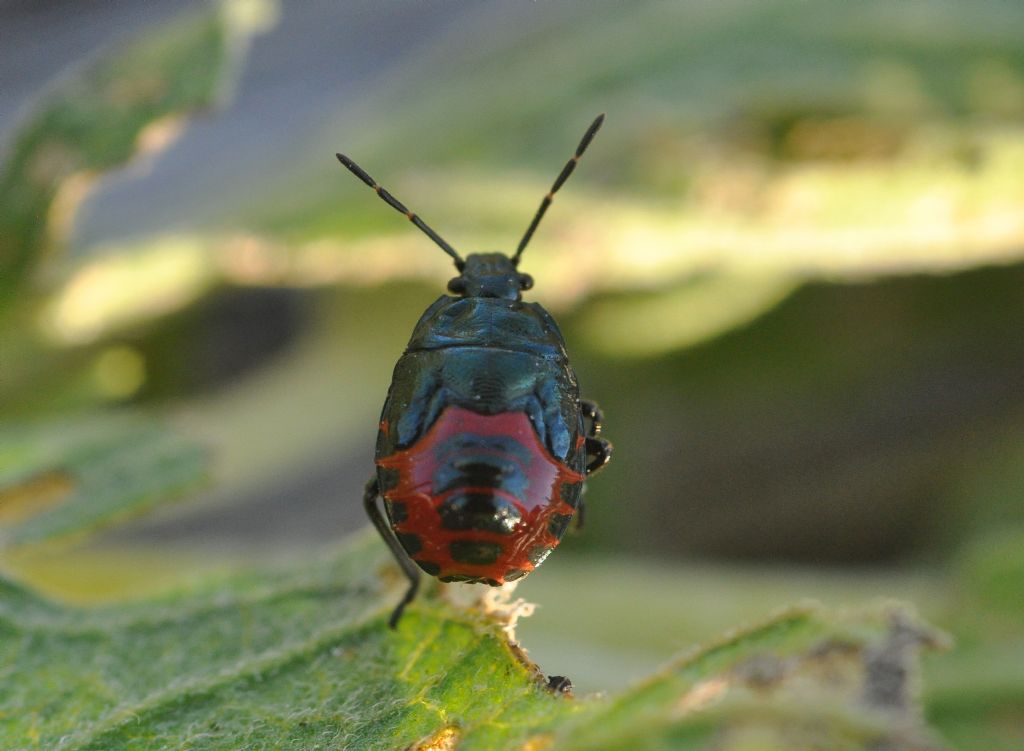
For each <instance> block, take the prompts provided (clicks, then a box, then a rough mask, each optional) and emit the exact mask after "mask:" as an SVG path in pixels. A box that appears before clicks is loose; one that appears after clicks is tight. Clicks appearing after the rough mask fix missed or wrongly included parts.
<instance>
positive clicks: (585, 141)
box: [349, 112, 604, 264]
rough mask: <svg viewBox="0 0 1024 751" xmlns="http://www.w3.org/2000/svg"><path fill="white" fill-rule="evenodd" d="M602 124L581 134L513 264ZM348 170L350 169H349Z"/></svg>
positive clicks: (599, 118) (598, 119)
mask: <svg viewBox="0 0 1024 751" xmlns="http://www.w3.org/2000/svg"><path fill="white" fill-rule="evenodd" d="M603 122H604V113H603V112H602V113H601V114H600V115H598V116H597V117H596V118H594V122H592V123H591V124H590V127H589V128H587V132H586V133H584V134H583V138H582V139H581V140H580V145H579V146H577V147H576V153H574V154H573V155H572V156H571V157H570V158H569V161H568V162H566V163H565V166H564V167H562V171H561V172H560V173H559V175H558V177H557V178H556V179H555V184H554V185H552V186H551V190H549V191H548V194H547V195H546V196H544V200H543V201H541V202H540V208H539V209H537V213H536V214H535V215H534V217H533V221H532V222H530V226H529V227H528V228H527V230H526V234H525V235H523V239H522V240H520V241H519V247H518V248H516V252H515V255H514V256H512V263H513V264H518V263H519V256H521V255H522V254H523V251H524V250H526V244H527V243H528V242H530V238H531V237H533V232H534V230H536V229H537V225H538V224H540V220H541V219H543V218H544V212H545V211H547V210H548V206H550V205H551V200H552V199H553V198H554V197H555V193H557V192H558V189H559V188H561V187H562V184H563V183H564V182H565V181H566V180H568V179H569V175H571V174H572V171H573V170H574V169H576V163H577V162H578V161H579V160H580V157H581V156H583V152H584V151H586V150H587V147H588V146H589V145H590V142H591V141H592V140H593V139H594V134H595V133H597V130H598V128H600V127H601V123H603ZM349 169H351V167H350V168H349Z"/></svg>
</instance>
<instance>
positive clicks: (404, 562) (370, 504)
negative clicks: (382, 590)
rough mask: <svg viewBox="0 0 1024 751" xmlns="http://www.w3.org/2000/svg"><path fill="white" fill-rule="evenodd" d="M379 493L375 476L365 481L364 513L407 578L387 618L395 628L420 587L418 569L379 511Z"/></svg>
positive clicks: (389, 623) (389, 624)
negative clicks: (404, 586)
mask: <svg viewBox="0 0 1024 751" xmlns="http://www.w3.org/2000/svg"><path fill="white" fill-rule="evenodd" d="M379 495H380V485H379V484H378V482H377V478H376V477H374V478H373V479H372V480H370V481H369V482H368V483H366V491H365V492H364V493H363V506H364V507H365V508H366V514H367V516H369V517H370V521H371V522H373V526H374V527H376V528H377V532H378V533H380V536H381V538H383V540H384V543H385V544H386V545H387V546H388V549H390V550H391V555H393V556H394V557H395V560H396V561H397V562H398V565H399V567H401V569H402V573H403V574H405V575H406V577H408V579H409V589H407V590H406V592H405V596H404V597H403V598H402V601H401V602H399V603H398V607H396V608H395V610H394V612H392V613H391V617H390V618H389V619H388V626H390V627H391V628H395V627H396V626H397V625H398V619H399V618H401V617H402V611H403V610H405V606H406V605H408V604H409V603H410V602H412V601H413V600H414V599H415V597H416V592H417V590H419V587H420V570H419V569H418V568H416V564H415V563H413V562H412V560H411V559H410V558H409V556H407V555H406V554H405V551H404V550H402V546H401V545H400V544H399V543H398V538H396V537H395V533H394V532H393V531H392V530H391V525H389V524H388V520H387V519H385V518H384V514H382V513H381V512H380V508H379V507H378V506H377V496H379Z"/></svg>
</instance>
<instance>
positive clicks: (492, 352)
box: [337, 115, 611, 628]
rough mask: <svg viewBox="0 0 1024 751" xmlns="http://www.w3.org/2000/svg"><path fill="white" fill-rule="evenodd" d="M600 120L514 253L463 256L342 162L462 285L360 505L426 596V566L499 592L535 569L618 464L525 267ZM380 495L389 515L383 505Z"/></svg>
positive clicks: (404, 367)
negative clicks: (592, 478)
mask: <svg viewBox="0 0 1024 751" xmlns="http://www.w3.org/2000/svg"><path fill="white" fill-rule="evenodd" d="M603 121H604V115H599V116H598V117H597V118H596V119H595V120H594V122H593V123H591V125H590V127H589V128H587V131H586V133H584V135H583V138H582V140H581V141H580V143H579V146H577V147H576V151H575V153H574V154H573V156H572V157H571V158H570V159H569V161H568V162H567V163H566V165H565V167H563V168H562V171H561V173H559V175H558V178H557V179H556V180H555V182H554V185H553V186H552V187H551V190H550V191H549V192H548V194H547V195H546V196H544V200H543V201H542V202H541V204H540V208H539V209H538V210H537V213H536V214H535V215H534V217H533V221H531V222H530V226H529V227H528V228H527V230H526V233H525V234H524V235H523V238H522V240H520V241H519V246H518V247H517V248H516V251H515V253H514V254H512V255H511V256H506V255H505V254H503V253H473V254H470V255H468V256H466V258H462V256H460V255H459V254H458V252H456V250H455V248H453V247H452V246H451V245H449V244H448V243H447V242H446V241H445V240H443V239H442V238H441V237H440V236H439V235H438V234H437V233H436V232H434V230H432V229H431V228H430V227H429V226H428V225H427V224H426V223H425V222H424V221H423V220H422V219H420V217H419V216H417V215H416V214H414V213H413V212H412V211H410V210H409V209H407V208H406V207H405V205H404V204H402V203H401V202H400V201H399V200H398V199H397V198H395V197H394V196H393V195H391V193H389V192H388V191H387V190H385V189H384V188H382V187H381V186H380V185H379V184H378V183H377V182H376V181H375V180H374V179H373V178H372V177H370V176H369V175H368V174H367V173H366V172H365V171H364V170H363V169H362V168H361V167H359V166H358V165H357V164H356V163H355V162H353V161H352V160H351V159H349V158H348V157H347V156H344V155H342V154H338V155H337V157H338V161H340V162H341V163H342V164H343V165H345V167H347V168H348V169H349V170H350V171H351V172H352V173H353V174H355V176H356V177H358V178H359V179H360V180H362V181H363V182H364V183H366V184H367V185H369V186H370V187H371V188H373V190H374V191H375V192H376V193H377V195H378V196H380V197H381V198H382V199H383V200H384V201H386V202H387V204H388V205H389V206H391V207H393V208H395V209H397V210H398V211H400V212H402V213H403V214H405V216H406V218H407V219H409V221H411V222H412V223H413V224H415V225H416V226H417V227H419V229H420V230H422V231H423V232H424V233H425V234H426V235H427V236H428V237H429V238H430V239H431V240H433V241H434V242H435V243H436V244H437V245H439V246H440V247H441V249H442V250H444V252H445V253H447V254H448V255H450V256H451V257H452V258H453V259H454V261H455V268H456V269H457V270H458V272H459V275H458V276H456V277H455V278H453V279H452V280H451V281H449V282H448V292H449V293H450V294H447V295H442V296H441V297H440V298H439V299H438V300H437V301H436V302H434V304H432V305H431V306H430V307H429V308H427V310H426V312H425V313H424V314H423V316H422V317H421V318H420V320H419V322H418V323H417V324H416V327H415V329H413V333H412V338H411V339H410V340H409V346H408V347H407V348H406V350H405V353H404V354H403V355H402V357H401V358H400V359H399V360H398V363H397V365H396V366H395V372H394V377H393V379H392V382H391V387H390V388H389V389H388V395H387V399H386V401H385V402H384V409H383V412H382V414H381V420H380V428H379V431H378V434H377V450H376V467H377V471H376V475H375V476H374V478H373V479H372V480H370V481H369V482H368V483H367V485H366V491H365V494H364V496H363V504H364V505H365V507H366V512H367V514H368V515H369V517H370V520H371V521H372V522H373V525H374V526H375V527H376V529H377V531H378V532H379V533H380V536H381V537H382V538H383V539H384V542H385V543H387V545H388V547H389V548H390V550H391V553H392V554H393V555H394V557H395V560H397V561H398V564H399V566H401V568H402V571H403V572H404V574H405V576H406V577H408V579H409V588H408V590H407V591H406V593H405V596H404V597H403V598H402V600H401V602H399V603H398V606H397V607H396V608H395V609H394V611H393V612H392V614H391V618H390V620H389V621H388V625H389V626H390V627H391V628H395V627H396V626H397V624H398V621H399V619H400V618H401V616H402V611H403V610H404V609H405V607H406V606H407V605H408V604H409V603H410V602H412V600H413V599H414V598H415V597H416V592H417V590H418V588H419V582H420V570H423V571H425V572H427V573H428V574H430V575H431V576H436V577H438V578H439V579H440V580H441V581H445V582H452V581H460V582H476V583H483V584H489V585H491V586H495V587H496V586H500V585H502V584H504V583H505V582H509V581H514V580H516V579H521V578H522V577H524V576H526V575H527V574H528V573H529V572H530V571H532V570H533V569H535V568H536V567H537V566H539V565H540V564H541V562H542V561H543V560H544V559H545V558H546V557H547V556H548V554H549V553H550V552H551V551H552V549H553V548H554V547H555V546H556V545H557V544H558V542H559V540H560V539H561V538H562V535H563V534H564V533H565V530H566V528H567V527H568V525H569V522H570V521H571V520H572V518H573V515H574V514H578V516H577V520H578V525H580V526H582V523H583V498H582V496H583V481H584V479H585V478H586V477H587V476H588V475H590V474H592V473H593V472H596V471H597V470H598V469H600V468H601V467H603V466H604V465H605V464H606V463H607V462H608V460H609V459H610V458H611V444H609V443H608V441H606V440H605V439H604V438H602V437H601V435H600V434H601V423H602V419H603V418H602V414H601V410H600V409H599V408H598V407H597V405H596V404H595V403H593V402H590V401H585V400H581V399H580V397H579V387H578V386H577V383H576V374H575V373H574V371H573V369H572V366H571V365H570V364H569V359H568V356H567V355H566V352H565V342H564V340H563V338H562V334H561V332H560V331H559V329H558V325H557V324H556V323H555V321H554V319H553V318H552V317H551V315H550V314H549V313H548V312H547V311H546V310H544V308H542V307H541V306H540V305H538V304H537V303H534V302H523V300H522V293H523V291H524V290H528V289H530V288H531V287H532V286H533V279H532V278H531V277H530V275H529V274H524V273H521V272H519V271H518V265H519V259H520V258H521V257H522V254H523V250H524V249H525V248H526V245H527V243H529V241H530V238H531V237H533V233H534V231H535V230H536V229H537V225H538V224H540V220H541V219H542V218H543V217H544V213H545V212H546V211H547V210H548V207H549V206H550V205H551V200H552V198H553V197H554V195H555V193H556V192H557V191H558V189H559V188H561V187H562V184H563V183H564V182H565V181H566V180H567V179H568V177H569V175H571V174H572V172H573V170H574V169H575V168H576V164H577V162H578V161H579V159H580V157H581V156H582V155H583V152H584V151H585V150H586V148H587V147H588V146H589V145H590V142H591V140H592V139H593V137H594V134H595V133H597V130H598V128H600V127H601V123H602V122H603ZM378 497H380V498H383V502H384V510H385V512H386V514H387V518H385V517H384V515H383V514H382V513H381V510H380V508H379V506H378V503H377V499H378Z"/></svg>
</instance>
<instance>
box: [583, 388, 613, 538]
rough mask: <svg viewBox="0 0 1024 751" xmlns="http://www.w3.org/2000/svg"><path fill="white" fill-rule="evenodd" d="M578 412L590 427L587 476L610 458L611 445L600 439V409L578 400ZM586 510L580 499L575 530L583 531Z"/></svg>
mask: <svg viewBox="0 0 1024 751" xmlns="http://www.w3.org/2000/svg"><path fill="white" fill-rule="evenodd" d="M580 411H581V412H582V413H583V419H584V420H589V421H590V427H588V428H587V435H586V443H585V444H584V448H585V450H586V452H587V458H588V459H589V461H588V462H587V468H586V474H587V475H588V476H589V475H591V474H593V473H594V472H596V471H597V470H599V469H601V467H603V466H604V465H605V464H607V463H608V461H609V460H610V459H611V458H612V445H611V444H610V443H609V442H608V441H606V440H605V439H604V438H601V437H600V434H601V428H602V427H603V424H604V413H603V412H601V408H600V407H598V406H597V404H596V403H594V402H592V401H590V400H589V399H580ZM586 509H587V506H586V499H584V498H582V497H581V498H580V503H579V506H577V507H576V529H577V530H580V529H583V523H584V521H585V519H586Z"/></svg>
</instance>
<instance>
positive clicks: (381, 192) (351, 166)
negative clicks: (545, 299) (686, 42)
mask: <svg viewBox="0 0 1024 751" xmlns="http://www.w3.org/2000/svg"><path fill="white" fill-rule="evenodd" d="M591 135H592V134H591ZM335 156H336V157H338V161H339V162H341V163H342V164H344V165H345V166H346V167H348V170H349V172H351V173H352V174H353V175H355V176H356V177H358V178H359V179H360V180H362V181H363V182H364V183H366V184H367V185H369V186H370V187H371V188H373V190H374V192H375V193H376V194H377V195H378V196H380V197H381V198H383V199H384V202H385V203H386V204H387V205H388V206H390V207H392V208H394V209H397V210H398V211H400V212H402V213H403V214H405V218H406V219H408V220H409V221H410V222H412V223H413V224H415V225H416V226H417V227H419V228H420V229H421V230H423V233H424V234H425V235H426V236H427V237H429V238H430V239H431V240H433V241H434V242H435V243H437V244H438V245H439V246H440V247H441V250H443V251H444V252H445V253H447V254H448V255H450V256H451V257H452V258H454V259H455V268H457V269H458V270H459V271H462V267H463V266H465V265H466V262H465V261H463V260H462V257H461V256H460V255H459V254H458V253H457V252H456V251H455V248H453V247H452V246H451V245H449V244H448V243H447V242H445V241H444V238H442V237H441V236H440V235H439V234H437V233H436V232H434V230H432V229H430V227H429V226H428V225H427V223H426V222H424V221H423V220H422V219H420V218H419V217H418V216H416V214H414V213H413V212H411V211H409V209H407V208H406V207H405V205H404V204H403V203H402V202H401V201H399V200H398V199H397V198H395V197H394V196H393V195H391V194H390V193H388V191H387V190H385V189H384V188H382V187H381V186H380V185H379V184H377V181H376V180H374V179H373V178H372V177H370V176H369V175H368V174H366V171H365V170H364V169H363V168H362V167H360V166H359V165H358V164H356V163H355V162H353V161H352V160H351V159H349V158H348V157H347V156H345V155H344V154H335Z"/></svg>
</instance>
